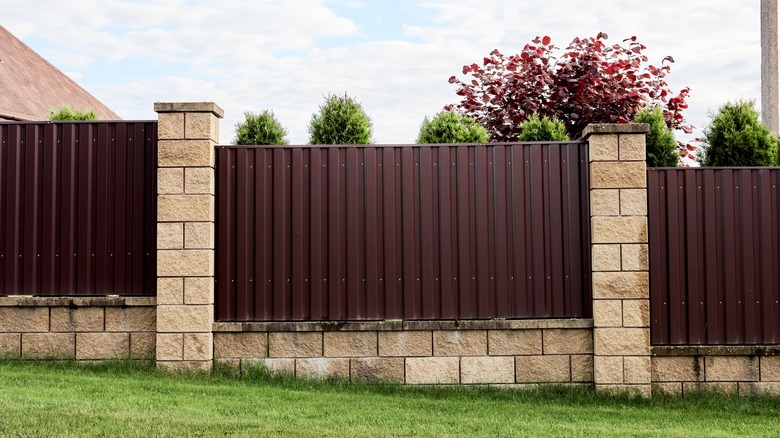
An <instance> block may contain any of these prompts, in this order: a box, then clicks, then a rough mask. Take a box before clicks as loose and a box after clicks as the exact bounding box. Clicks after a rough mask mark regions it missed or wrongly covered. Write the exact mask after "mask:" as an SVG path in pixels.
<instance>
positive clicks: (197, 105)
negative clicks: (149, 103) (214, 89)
mask: <svg viewBox="0 0 780 438" xmlns="http://www.w3.org/2000/svg"><path fill="white" fill-rule="evenodd" d="M154 111H155V112H157V113H212V114H214V115H215V116H217V117H219V118H220V119H221V118H222V117H224V115H225V111H223V110H222V108H220V107H219V105H217V104H216V103H214V102H155V103H154Z"/></svg>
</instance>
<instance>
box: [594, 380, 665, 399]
mask: <svg viewBox="0 0 780 438" xmlns="http://www.w3.org/2000/svg"><path fill="white" fill-rule="evenodd" d="M596 392H598V393H602V394H610V395H628V396H631V397H634V396H639V397H644V398H648V397H650V396H651V395H652V394H653V387H652V385H650V384H645V385H641V384H640V385H637V384H628V383H622V384H602V383H597V384H596Z"/></svg>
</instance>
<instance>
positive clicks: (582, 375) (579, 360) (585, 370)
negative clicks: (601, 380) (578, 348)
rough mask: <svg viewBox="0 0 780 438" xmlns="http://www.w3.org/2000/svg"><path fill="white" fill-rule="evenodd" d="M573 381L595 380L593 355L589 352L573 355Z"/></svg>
mask: <svg viewBox="0 0 780 438" xmlns="http://www.w3.org/2000/svg"><path fill="white" fill-rule="evenodd" d="M571 381H572V382H593V356H592V355H589V354H581V355H579V354H578V355H573V356H571Z"/></svg>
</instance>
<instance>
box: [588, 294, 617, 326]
mask: <svg viewBox="0 0 780 438" xmlns="http://www.w3.org/2000/svg"><path fill="white" fill-rule="evenodd" d="M593 326H594V327H622V326H623V300H593Z"/></svg>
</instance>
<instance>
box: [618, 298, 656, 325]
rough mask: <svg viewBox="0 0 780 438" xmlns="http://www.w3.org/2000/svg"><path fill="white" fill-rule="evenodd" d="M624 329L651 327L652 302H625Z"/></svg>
mask: <svg viewBox="0 0 780 438" xmlns="http://www.w3.org/2000/svg"><path fill="white" fill-rule="evenodd" d="M623 327H650V301H649V300H623Z"/></svg>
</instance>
